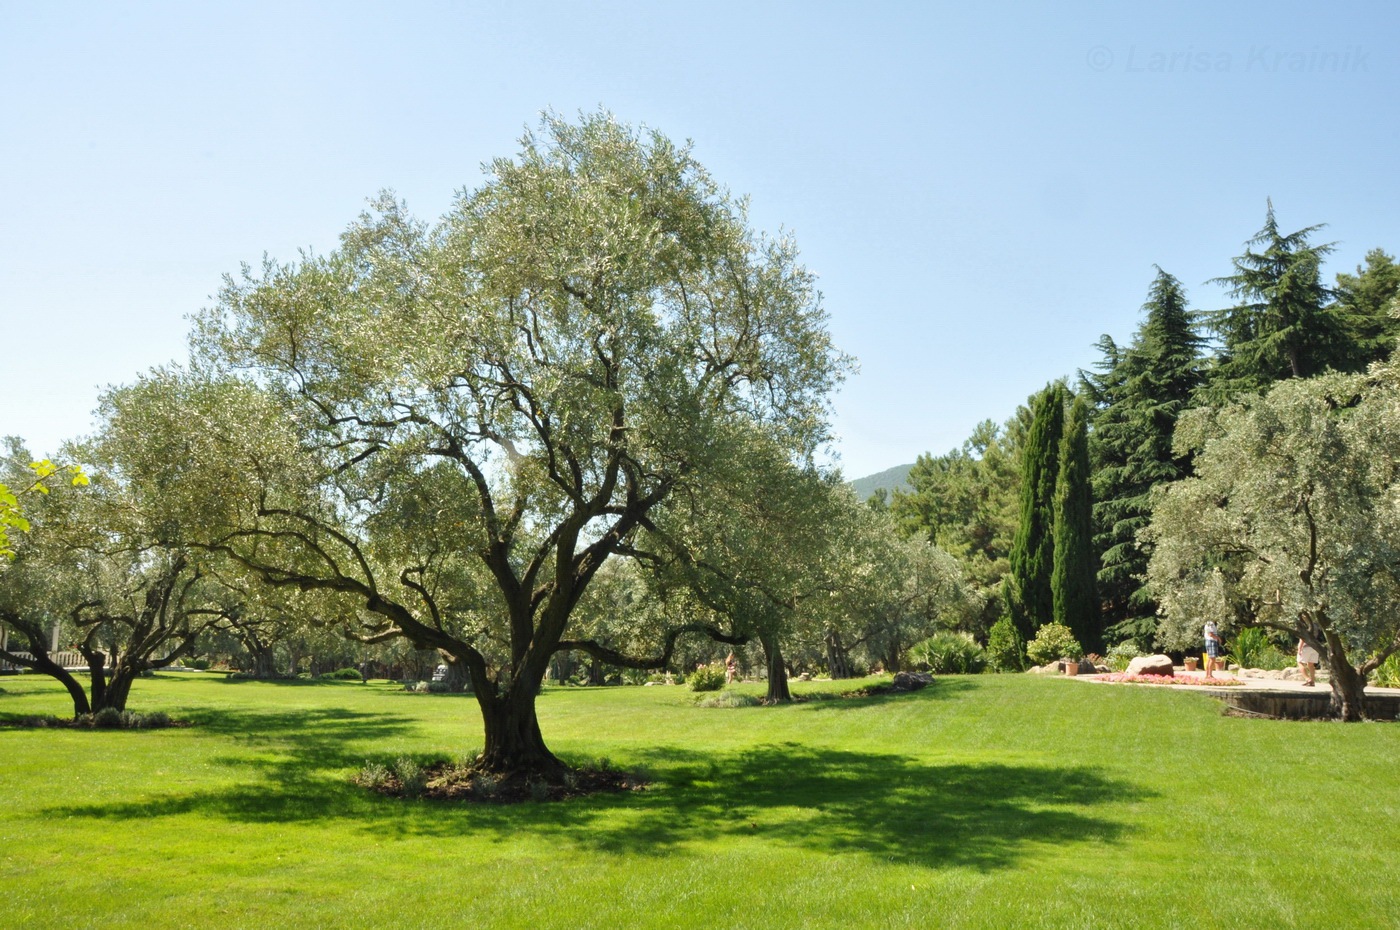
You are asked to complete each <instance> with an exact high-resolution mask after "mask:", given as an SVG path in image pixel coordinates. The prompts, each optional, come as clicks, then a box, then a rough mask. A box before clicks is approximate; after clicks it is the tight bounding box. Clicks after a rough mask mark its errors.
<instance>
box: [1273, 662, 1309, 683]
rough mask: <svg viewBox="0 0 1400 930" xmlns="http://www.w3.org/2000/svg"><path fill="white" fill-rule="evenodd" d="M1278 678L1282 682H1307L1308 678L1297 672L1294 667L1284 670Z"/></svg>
mask: <svg viewBox="0 0 1400 930" xmlns="http://www.w3.org/2000/svg"><path fill="white" fill-rule="evenodd" d="M1279 677H1280V678H1282V679H1283V680H1284V681H1307V680H1308V676H1307V675H1304V674H1303V673H1302V672H1300V671H1299V670H1298V668H1297V666H1294V667H1293V668H1286V669H1284V670H1283V671H1282V672H1281V673H1280V674H1279Z"/></svg>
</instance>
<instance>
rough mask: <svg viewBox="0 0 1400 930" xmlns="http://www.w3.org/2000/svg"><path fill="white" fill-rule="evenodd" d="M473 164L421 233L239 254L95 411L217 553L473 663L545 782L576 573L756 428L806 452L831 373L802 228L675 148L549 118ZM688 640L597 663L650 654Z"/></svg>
mask: <svg viewBox="0 0 1400 930" xmlns="http://www.w3.org/2000/svg"><path fill="white" fill-rule="evenodd" d="M487 167H488V171H489V176H488V179H487V180H486V181H485V183H484V184H483V185H482V186H481V187H480V188H478V189H477V190H475V191H467V192H464V193H462V194H461V195H460V197H459V198H458V200H457V202H456V205H455V207H454V208H453V209H452V210H451V211H450V212H449V213H448V214H447V215H446V216H445V217H444V218H443V219H442V220H441V221H440V222H439V223H437V224H435V225H431V226H429V225H426V224H423V223H420V222H418V221H415V220H413V219H411V218H410V217H409V216H408V215H407V214H406V213H405V211H404V209H403V208H402V207H401V206H400V205H399V204H397V203H395V202H394V201H393V200H391V199H388V198H382V199H381V200H380V201H379V202H378V203H377V204H376V205H375V207H374V209H373V210H372V211H371V212H370V213H367V214H366V215H364V216H362V217H361V218H360V220H359V221H358V222H357V223H355V224H354V225H353V226H351V227H350V228H349V229H348V230H347V231H346V233H345V234H344V236H343V237H342V242H341V245H340V248H339V249H337V250H335V251H333V252H331V253H330V254H327V255H314V256H313V255H306V256H303V257H302V258H301V260H300V261H298V262H296V263H294V264H287V265H284V264H277V263H273V262H268V263H265V264H264V266H263V267H262V269H261V270H260V271H256V272H254V271H247V270H245V273H244V275H243V277H242V279H241V280H237V281H234V280H230V281H229V282H228V284H227V286H226V287H225V288H224V290H223V292H222V296H221V300H220V301H219V304H218V306H217V307H215V308H213V309H212V310H210V311H208V312H206V313H205V314H203V315H202V316H201V317H200V318H199V319H198V322H197V331H196V334H195V340H194V341H195V349H196V352H195V355H196V360H195V363H194V368H193V373H182V372H165V373H156V374H154V375H152V376H151V377H149V378H147V379H144V380H142V381H141V382H140V383H138V384H136V385H134V386H132V387H131V388H128V389H126V390H124V391H121V392H118V393H116V394H114V395H113V396H112V397H111V399H110V407H109V414H110V416H111V417H112V418H113V421H114V422H116V423H119V424H122V425H119V426H118V429H119V431H121V432H123V433H124V434H126V435H129V436H132V437H133V443H132V451H133V456H134V457H139V458H140V459H141V465H140V468H141V469H142V470H143V475H144V479H145V480H146V481H147V482H148V483H149V485H150V486H151V487H159V488H160V489H161V493H162V494H164V495H166V496H167V497H172V496H173V497H179V498H181V499H182V500H183V501H184V502H185V506H187V507H189V508H192V509H197V510H199V511H200V512H201V513H202V514H203V516H204V519H205V521H206V528H207V536H208V538H207V540H206V543H207V545H208V546H210V547H211V548H213V549H217V550H219V551H221V552H224V553H226V554H228V555H229V556H231V557H232V558H234V559H236V560H238V561H239V562H240V563H242V564H244V565H246V566H248V567H250V568H253V569H255V570H257V571H258V572H259V573H260V574H261V576H262V577H263V578H264V580H265V581H267V582H269V583H271V584H273V585H285V586H293V587H298V588H301V589H304V590H320V591H325V592H334V593H338V594H341V595H344V596H345V597H347V598H351V599H353V600H354V602H355V603H356V604H357V605H359V606H362V607H363V608H364V609H365V610H367V611H368V612H369V613H370V614H372V615H373V616H374V617H376V618H377V624H376V625H375V626H374V627H373V628H371V629H367V630H364V631H362V632H363V633H364V635H365V636H366V637H367V638H370V639H376V638H378V639H383V638H387V637H395V636H402V637H406V638H408V639H409V640H411V641H412V642H414V644H415V645H417V646H419V647H420V648H437V649H439V650H441V651H442V652H444V653H446V654H447V655H449V656H452V657H455V658H456V659H458V660H459V661H461V662H463V663H464V664H465V665H466V666H467V668H468V669H469V670H470V672H471V677H472V681H473V691H474V694H475V696H476V699H477V701H478V704H479V706H480V710H481V714H482V717H483V720H484V723H485V742H486V748H485V751H484V753H483V755H482V757H481V759H480V760H479V765H480V766H481V767H482V768H484V769H488V770H493V771H496V772H499V773H502V774H505V775H510V776H517V775H518V776H524V775H529V776H532V777H543V778H546V779H556V780H557V779H559V778H562V777H563V774H564V770H563V766H562V765H561V763H560V762H559V761H558V760H557V759H556V758H555V757H554V756H553V755H552V754H551V753H550V752H549V750H548V749H547V748H546V746H545V743H544V740H543V738H542V737H541V734H540V730H539V725H538V723H537V720H536V715H535V695H536V692H537V690H538V688H539V686H540V682H541V680H542V678H543V676H544V674H545V671H546V669H547V668H548V666H549V663H550V660H551V658H552V656H553V655H554V653H555V652H556V650H559V649H561V648H571V649H585V650H588V649H594V650H596V651H599V652H605V653H606V652H607V650H605V649H604V648H603V647H602V646H601V645H600V644H597V643H590V642H586V641H577V640H569V639H568V638H567V634H568V632H569V629H570V621H571V617H572V616H573V612H574V609H575V606H576V605H577V604H578V603H579V601H580V598H581V597H582V596H583V594H584V592H585V591H586V589H587V588H588V586H589V584H590V582H591V581H592V580H593V579H594V577H595V576H596V575H597V573H598V571H599V569H600V568H601V567H602V566H603V564H604V563H605V562H606V561H607V560H608V559H609V558H612V557H616V556H619V555H622V556H628V555H634V554H636V552H637V551H638V549H639V547H641V546H642V545H643V539H642V537H643V536H644V535H645V534H647V532H648V525H649V524H655V523H656V521H658V520H662V519H664V518H665V517H666V515H667V509H666V508H665V507H663V504H666V503H667V502H671V501H681V502H684V503H685V504H686V506H689V505H690V504H691V503H693V502H700V503H701V504H703V502H704V501H705V500H706V498H707V497H708V496H710V495H712V494H713V493H714V492H715V490H716V488H717V487H719V486H721V485H723V483H724V482H725V481H727V480H728V479H729V476H730V475H732V473H733V471H734V469H735V467H736V463H742V462H743V460H744V459H745V457H746V455H747V452H748V450H749V449H750V448H751V447H752V445H753V443H754V442H755V437H756V436H760V435H761V436H762V438H763V441H764V442H765V443H777V444H778V445H779V446H780V447H781V448H782V449H784V450H785V455H786V457H787V459H788V460H789V461H791V462H799V463H800V462H803V461H806V460H808V459H809V458H810V456H811V455H812V453H813V452H814V451H815V450H816V449H817V447H818V446H819V444H820V443H822V442H823V441H824V440H825V438H826V436H825V430H826V425H825V424H826V415H827V401H826V395H827V392H828V391H829V389H830V388H831V387H832V386H833V385H834V383H835V382H836V381H837V380H838V379H839V378H840V377H841V375H842V373H843V370H844V368H845V366H846V361H845V360H844V358H843V357H841V356H840V355H839V354H838V353H837V352H836V351H835V350H834V349H833V347H832V345H831V342H830V339H829V337H828V334H827V332H826V330H825V314H824V313H823V311H822V310H821V309H820V302H819V297H818V295H817V293H816V291H815V289H814V285H813V279H812V276H811V275H810V274H809V273H808V272H806V271H805V270H804V269H803V268H802V266H801V265H799V264H798V262H797V253H796V249H795V247H794V245H793V243H792V242H791V241H789V240H787V239H779V240H771V239H768V238H765V237H762V236H759V235H757V234H755V233H754V232H753V231H751V230H750V228H749V226H748V224H747V220H746V216H745V206H744V203H743V201H736V200H734V199H732V198H731V197H730V196H729V195H728V193H727V192H725V191H724V190H723V189H721V188H720V187H718V186H717V185H716V184H715V183H714V182H713V181H712V180H711V179H710V177H709V176H708V175H707V174H706V172H705V171H704V169H703V168H702V167H701V166H700V165H699V164H698V163H697V162H696V161H695V159H694V158H693V157H692V155H691V153H690V151H689V149H688V148H686V147H683V146H677V145H675V144H673V143H672V142H671V141H670V140H668V139H667V138H666V137H664V136H663V135H661V134H659V133H656V132H639V131H634V130H633V129H631V128H629V127H626V126H624V125H621V124H619V123H618V122H617V121H615V120H614V119H613V118H612V117H610V116H609V115H607V114H602V113H600V114H594V115H588V116H584V117H583V118H582V119H581V120H580V121H579V122H578V123H569V122H566V121H564V120H561V119H559V118H556V117H553V116H548V117H545V118H544V119H543V121H542V124H541V129H540V131H539V133H538V134H527V135H526V136H525V138H524V140H523V144H522V148H521V150H520V152H519V154H518V155H517V156H516V157H515V158H513V159H499V160H497V161H494V162H492V163H491V164H490V165H489V166H487ZM137 437H139V438H137ZM150 437H163V438H160V439H156V440H154V441H152V439H151V438H150ZM684 509H685V508H684V507H678V508H675V510H676V512H680V511H682V510H684ZM733 519H735V520H742V519H744V516H743V514H742V513H735V514H734V517H733ZM652 529H653V530H654V532H651V533H650V534H649V535H647V541H646V542H645V545H648V546H654V545H661V544H664V541H665V540H666V539H667V538H669V537H668V535H667V534H666V533H665V532H664V527H661V526H659V525H653V527H652ZM692 626H694V627H697V628H699V627H703V626H706V625H705V624H692ZM710 631H711V632H714V633H720V632H721V631H720V630H718V629H717V628H715V629H712V630H710ZM677 632H678V631H677V630H676V629H674V628H673V629H670V630H668V631H666V632H665V634H664V635H662V636H661V637H660V638H659V639H660V641H659V642H657V643H655V644H654V648H655V651H654V652H652V653H651V654H648V655H633V656H621V655H616V654H611V653H608V654H607V655H606V658H607V659H608V660H609V661H612V662H614V663H617V664H632V665H637V666H659V665H661V664H663V663H664V662H665V661H666V660H667V659H668V658H669V655H670V650H671V648H672V646H673V645H674V642H675V635H676V634H677Z"/></svg>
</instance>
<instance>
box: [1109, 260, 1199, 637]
mask: <svg viewBox="0 0 1400 930" xmlns="http://www.w3.org/2000/svg"><path fill="white" fill-rule="evenodd" d="M1142 309H1143V311H1144V312H1145V313H1146V318H1145V319H1144V320H1143V323H1142V325H1141V327H1140V328H1139V329H1138V331H1137V333H1136V335H1135V336H1134V337H1133V341H1132V343H1131V344H1130V345H1128V346H1127V347H1126V348H1124V347H1120V346H1117V345H1115V344H1114V343H1113V340H1112V339H1110V338H1109V337H1107V336H1105V337H1103V339H1102V340H1100V343H1099V348H1100V349H1101V350H1102V351H1103V352H1104V360H1103V361H1102V362H1101V363H1100V365H1099V368H1100V370H1101V371H1102V372H1103V374H1102V375H1085V381H1086V387H1087V389H1088V391H1089V393H1090V395H1091V396H1092V397H1093V398H1094V400H1095V402H1096V404H1097V406H1098V410H1097V413H1096V414H1095V415H1094V418H1093V424H1094V429H1093V433H1092V434H1091V435H1090V437H1089V453H1090V461H1091V462H1092V465H1093V469H1094V471H1093V479H1092V487H1093V499H1094V505H1093V513H1094V528H1095V537H1094V545H1095V549H1096V551H1097V552H1098V554H1099V571H1098V579H1097V582H1098V596H1099V599H1100V602H1101V604H1102V608H1103V611H1104V614H1103V619H1104V622H1105V623H1109V624H1113V626H1112V627H1111V629H1110V632H1109V635H1110V637H1112V638H1114V639H1124V638H1128V637H1135V638H1137V639H1139V640H1140V641H1141V643H1140V644H1141V645H1142V646H1144V647H1145V646H1148V645H1150V640H1151V636H1152V631H1153V630H1154V629H1155V626H1156V622H1157V617H1156V614H1157V604H1156V602H1155V601H1154V600H1153V599H1152V597H1151V595H1150V594H1149V592H1148V590H1147V587H1146V583H1145V580H1144V579H1145V576H1146V573H1147V561H1148V555H1149V553H1148V552H1147V551H1145V550H1144V548H1143V546H1142V545H1141V544H1140V543H1139V542H1138V539H1137V534H1138V531H1139V530H1141V529H1142V528H1143V527H1145V526H1146V525H1147V524H1148V523H1149V522H1150V519H1151V515H1152V504H1151V492H1152V489H1153V488H1154V487H1156V486H1157V485H1159V484H1163V483H1165V482H1168V481H1175V480H1176V479H1178V478H1180V477H1182V476H1184V475H1185V474H1187V473H1188V471H1189V468H1190V461H1189V459H1188V458H1187V457H1186V456H1177V455H1174V454H1173V453H1172V434H1173V433H1174V431H1175V429H1176V420H1177V416H1178V415H1179V414H1180V413H1181V411H1182V410H1184V409H1185V408H1186V407H1187V406H1188V405H1189V404H1190V402H1191V399H1192V398H1193V397H1194V396H1195V394H1196V392H1197V390H1198V389H1199V388H1200V386H1201V383H1202V380H1203V376H1202V373H1201V370H1202V365H1203V363H1204V360H1203V358H1202V349H1203V346H1204V340H1203V339H1202V338H1201V337H1200V336H1199V335H1198V334H1197V333H1196V331H1195V329H1194V327H1193V324H1192V320H1191V313H1190V311H1189V310H1188V309H1187V303H1186V294H1185V292H1184V291H1183V290H1182V287H1181V282H1180V281H1178V280H1177V279H1176V278H1174V277H1172V276H1171V275H1169V274H1167V273H1166V272H1165V271H1163V270H1162V269H1160V268H1158V269H1157V277H1156V279H1155V280H1154V281H1153V282H1152V287H1151V289H1150V290H1149V292H1148V297H1147V302H1146V303H1145V304H1143V307H1142Z"/></svg>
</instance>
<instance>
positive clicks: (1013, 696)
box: [0, 673, 1400, 930]
mask: <svg viewBox="0 0 1400 930" xmlns="http://www.w3.org/2000/svg"><path fill="white" fill-rule="evenodd" d="M745 687H750V686H745ZM803 687H804V686H803V685H801V684H798V685H795V688H796V689H797V690H799V691H800V690H801V689H802V688H803ZM809 687H823V688H830V687H831V686H830V685H825V684H823V685H820V686H818V685H812V686H809ZM0 689H3V690H4V693H0V723H10V722H13V721H14V720H16V719H18V718H19V717H21V716H24V715H29V714H39V713H55V714H63V713H65V712H66V710H67V708H68V705H66V703H65V696H64V694H63V692H62V691H61V689H60V688H59V687H58V686H57V685H56V684H55V683H52V682H50V681H48V680H45V679H36V678H28V677H26V678H22V679H17V678H13V677H11V678H3V679H0ZM692 697H693V696H692V695H691V694H690V692H688V691H685V690H683V689H681V688H662V687H658V688H609V689H563V690H551V691H547V692H545V694H544V695H543V696H542V697H541V699H540V709H541V718H542V723H543V727H544V731H545V737H546V739H547V740H548V741H549V743H550V745H551V746H552V748H554V749H555V751H556V752H557V753H559V754H560V755H562V756H564V757H565V758H567V759H570V760H573V761H576V762H583V761H588V760H596V759H598V758H600V757H607V758H608V759H609V760H610V761H611V762H612V764H614V765H616V766H618V767H623V768H645V769H646V770H648V771H649V772H650V773H651V774H652V776H653V778H654V785H653V787H652V789H651V790H648V791H646V792H641V793H632V794H626V795H610V796H601V797H594V798H591V799H588V800H584V801H569V802H561V803H546V804H533V803H527V804H521V805H516V806H511V807H497V806H482V805H462V804H438V803H433V802H426V801H417V802H413V801H400V800H394V799H388V798H382V797H379V796H376V795H372V794H369V793H367V792H365V791H362V790H361V789H357V788H355V787H353V786H351V785H350V784H349V783H348V781H347V777H348V776H349V775H350V774H351V773H352V772H353V771H354V770H356V769H357V768H358V767H359V766H360V765H361V764H362V763H363V762H364V761H365V760H366V759H370V758H373V759H383V760H386V761H388V760H392V759H394V758H395V757H398V756H401V755H406V754H411V755H416V756H421V757H423V758H425V759H426V758H430V757H455V756H457V755H460V754H463V753H465V752H467V751H469V750H471V749H473V748H474V747H475V746H476V745H477V744H479V742H480V724H479V722H478V720H477V717H476V709H475V704H474V702H473V701H472V700H471V699H470V697H461V696H456V695H410V694H404V693H402V692H396V691H395V690H393V688H392V686H390V685H387V684H382V683H375V684H371V685H357V684H346V683H315V684H305V683H304V684H281V685H279V684H264V683H257V682H226V681H224V680H223V679H222V678H221V677H216V676H212V675H199V674H196V673H190V674H168V675H162V676H159V677H157V678H155V679H150V680H144V681H141V682H140V683H139V684H138V685H137V690H136V691H135V693H134V695H133V698H132V702H131V708H132V709H133V710H141V711H154V710H164V711H167V712H169V713H170V714H171V715H172V716H175V717H177V718H182V719H188V720H192V721H195V722H196V723H197V726H194V727H191V728H187V729H172V730H163V731H131V732H105V731H72V730H21V729H13V728H0V799H2V800H3V805H4V813H3V814H2V815H0V890H3V894H0V927H6V928H8V927H60V926H63V927H95V926H99V925H101V926H103V927H185V926H189V927H208V926H216V927H228V928H233V927H269V926H292V927H296V928H308V930H309V928H311V927H339V926H345V927H356V928H359V927H394V928H413V927H449V926H452V927H458V926H475V927H491V928H498V927H529V928H532V930H547V928H555V927H560V928H565V927H567V928H611V927H665V928H668V930H669V928H693V927H725V928H728V927H745V928H747V927H754V928H765V930H766V928H782V927H807V928H818V927H842V928H848V927H849V928H864V927H869V928H883V927H906V926H907V927H998V928H999V927H1010V926H1051V927H1187V926H1195V925H1198V924H1199V925H1200V926H1203V927H1211V928H1216V927H1319V926H1334V927H1348V928H1355V927H1400V881H1397V876H1400V765H1397V760H1400V727H1397V726H1395V725H1394V724H1354V725H1342V724H1335V723H1291V722H1274V721H1262V720H1245V719H1237V718H1228V717H1223V716H1221V715H1220V713H1219V709H1218V707H1219V705H1217V704H1216V703H1215V702H1214V701H1213V700H1212V699H1210V698H1209V697H1206V696H1204V695H1199V694H1189V693H1186V694H1184V693H1177V692H1171V691H1165V690H1153V689H1151V688H1145V687H1133V686H1102V685H1091V684H1087V683H1082V682H1072V681H1065V680H1062V679H1044V678H1038V677H1032V676H981V677H967V678H941V679H938V680H937V681H936V682H935V683H934V685H933V686H932V687H931V688H929V689H927V690H925V691H922V692H918V693H916V694H913V695H907V696H901V697H876V698H855V699H848V700H827V701H815V702H811V703H805V704H800V705H796V706H790V707H780V708H762V707H753V708H737V709H703V708H697V707H695V706H693V705H692V704H691V703H690V702H691V699H692Z"/></svg>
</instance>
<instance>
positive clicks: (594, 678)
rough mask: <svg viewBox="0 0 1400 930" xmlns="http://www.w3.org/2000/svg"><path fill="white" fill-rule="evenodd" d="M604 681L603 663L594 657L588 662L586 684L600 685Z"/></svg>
mask: <svg viewBox="0 0 1400 930" xmlns="http://www.w3.org/2000/svg"><path fill="white" fill-rule="evenodd" d="M605 683H606V678H605V676H604V675H603V663H602V662H600V661H598V660H597V659H596V658H594V659H593V660H592V661H590V662H589V663H588V684H589V685H590V686H592V687H601V686H602V685H603V684H605Z"/></svg>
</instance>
